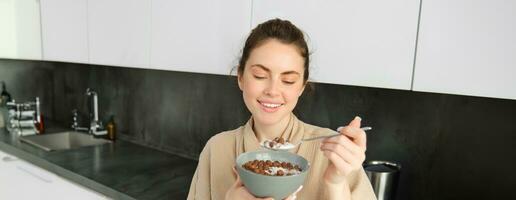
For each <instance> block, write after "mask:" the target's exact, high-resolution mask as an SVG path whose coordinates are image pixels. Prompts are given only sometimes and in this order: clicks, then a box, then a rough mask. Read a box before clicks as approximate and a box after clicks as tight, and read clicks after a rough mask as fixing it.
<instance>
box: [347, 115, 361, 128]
mask: <svg viewBox="0 0 516 200" xmlns="http://www.w3.org/2000/svg"><path fill="white" fill-rule="evenodd" d="M361 121H362V118H360V117H359V116H356V117H355V118H354V119H353V120H351V122H349V126H350V127H354V128H360V122H361Z"/></svg>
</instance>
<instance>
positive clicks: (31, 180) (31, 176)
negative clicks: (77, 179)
mask: <svg viewBox="0 0 516 200" xmlns="http://www.w3.org/2000/svg"><path fill="white" fill-rule="evenodd" d="M6 156H7V157H9V158H8V159H4V158H5V157H6ZM0 177H1V178H0V191H2V192H0V199H84V200H86V199H108V198H107V197H105V196H103V195H101V194H98V193H96V192H94V191H91V190H89V189H86V188H83V187H81V186H78V185H76V184H73V183H71V182H68V181H66V180H64V179H62V178H60V177H58V176H56V175H55V174H52V173H50V172H48V171H46V170H43V169H41V168H39V167H37V166H34V165H32V164H30V163H28V162H25V161H23V160H19V159H18V158H16V157H14V156H12V155H9V154H6V153H5V152H2V151H0Z"/></svg>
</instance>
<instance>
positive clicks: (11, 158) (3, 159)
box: [2, 156, 18, 162]
mask: <svg viewBox="0 0 516 200" xmlns="http://www.w3.org/2000/svg"><path fill="white" fill-rule="evenodd" d="M17 160H18V158H13V157H10V156H4V157H3V158H2V161H4V162H12V161H17Z"/></svg>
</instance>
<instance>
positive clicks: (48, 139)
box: [20, 131, 111, 151]
mask: <svg viewBox="0 0 516 200" xmlns="http://www.w3.org/2000/svg"><path fill="white" fill-rule="evenodd" d="M20 140H21V141H22V142H26V143H29V144H32V145H34V146H36V147H39V148H42V149H44V150H45V151H55V150H66V149H75V148H80V147H85V146H94V145H102V144H108V143H111V141H109V140H106V139H101V138H94V137H93V136H92V135H88V134H86V133H81V132H76V131H66V132H60V133H50V134H43V135H30V136H22V137H20Z"/></svg>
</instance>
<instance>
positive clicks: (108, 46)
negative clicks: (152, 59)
mask: <svg viewBox="0 0 516 200" xmlns="http://www.w3.org/2000/svg"><path fill="white" fill-rule="evenodd" d="M150 6H151V1H150V0H146V1H142V0H110V1H105V0H88V34H89V55H90V63H92V64H103V65H115V66H127V67H148V66H149V45H150V24H151V21H150Z"/></svg>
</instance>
